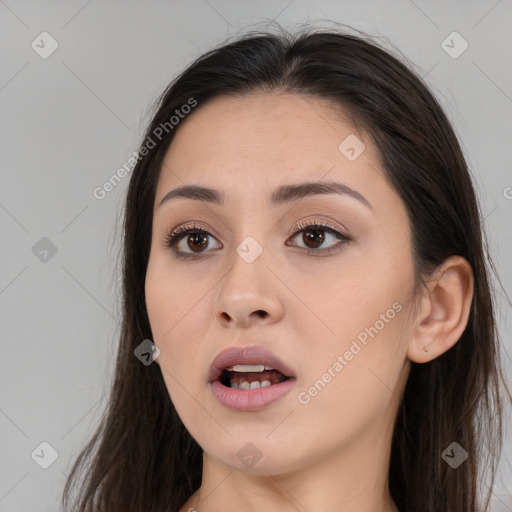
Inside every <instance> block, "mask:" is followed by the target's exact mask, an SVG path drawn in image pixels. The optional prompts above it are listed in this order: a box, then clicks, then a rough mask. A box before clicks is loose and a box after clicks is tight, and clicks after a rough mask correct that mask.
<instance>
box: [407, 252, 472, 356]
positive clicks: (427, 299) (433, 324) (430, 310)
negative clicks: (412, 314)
mask: <svg viewBox="0 0 512 512" xmlns="http://www.w3.org/2000/svg"><path fill="white" fill-rule="evenodd" d="M473 291H474V276H473V270H472V268H471V265H470V264H469V262H468V261H467V260H466V259H465V258H463V257H461V256H450V257H449V258H448V259H446V260H445V261H444V262H443V263H442V264H441V265H440V266H439V267H438V268H437V269H436V270H435V271H434V273H433V276H432V278H431V279H429V280H428V281H427V283H426V285H425V287H424V290H423V292H422V296H421V300H420V305H419V308H418V314H417V316H416V319H415V324H414V328H413V332H412V338H411V341H410V343H409V347H408V349H407V357H408V358H409V359H410V360H411V361H414V362H416V363H427V362H429V361H432V360H433V359H435V358H436V357H438V356H440V355H441V354H443V353H444V352H446V351H447V350H449V349H450V348H451V347H452V346H453V345H455V343H457V341H458V340H459V339H460V337H461V336H462V333H463V332H464V329H465V328H466V325H467V322H468V319H469V314H470V311H471V302H472V299H473Z"/></svg>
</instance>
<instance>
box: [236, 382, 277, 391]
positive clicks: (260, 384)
mask: <svg viewBox="0 0 512 512" xmlns="http://www.w3.org/2000/svg"><path fill="white" fill-rule="evenodd" d="M270 385H271V382H270V381H269V380H264V381H262V382H260V381H259V380H255V381H254V382H249V381H247V380H244V381H242V382H240V384H237V383H236V382H232V383H231V388H233V389H256V388H266V387H267V386H270Z"/></svg>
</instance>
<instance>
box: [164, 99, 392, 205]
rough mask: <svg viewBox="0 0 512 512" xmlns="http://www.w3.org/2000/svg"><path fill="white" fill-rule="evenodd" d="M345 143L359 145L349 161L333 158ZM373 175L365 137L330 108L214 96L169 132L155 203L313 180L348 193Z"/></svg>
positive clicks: (375, 164)
mask: <svg viewBox="0 0 512 512" xmlns="http://www.w3.org/2000/svg"><path fill="white" fill-rule="evenodd" d="M346 140H349V141H356V143H357V141H359V143H360V144H361V145H362V144H364V146H361V147H364V150H363V151H362V153H361V154H360V156H358V157H357V159H355V160H352V161H351V160H349V159H348V158H347V156H346V155H345V154H344V153H343V152H342V151H341V150H340V144H341V145H342V146H343V143H344V141H346ZM359 149H360V148H359ZM376 174H382V173H381V171H380V164H379V158H378V155H377V152H376V151H375V149H374V147H373V145H372V144H371V142H370V140H369V137H368V136H366V135H365V134H362V133H360V132H358V131H356V129H355V127H354V126H353V124H352V123H351V122H349V120H348V117H347V116H346V115H344V112H343V110H342V108H341V107H340V106H338V105H336V104H334V103H333V102H332V101H329V100H326V99H322V98H318V97H314V96H304V95H299V94H290V93H254V94H251V95H247V96H242V97H240V96H237V97H234V96H220V97H216V98H214V99H213V100H210V101H209V102H207V103H206V104H204V105H200V106H198V107H197V109H196V110H194V111H193V113H192V114H190V115H189V116H188V117H187V118H186V119H185V120H183V121H182V122H181V124H180V125H179V126H178V127H177V131H176V133H175V136H174V139H173V141H172V143H171V145H170V147H169V149H168V152H167V155H166V157H165V159H164V164H163V167H162V172H161V175H160V180H159V184H158V191H157V197H156V199H157V201H158V199H159V198H161V197H162V196H163V195H164V194H165V190H163V189H166V190H168V189H169V188H172V187H175V186H181V185H184V184H191V183H194V184H201V185H205V186H210V187H213V188H219V187H220V188H224V189H227V190H228V192H233V193H234V194H237V190H238V191H239V193H240V194H241V193H242V189H243V191H244V192H247V191H248V188H249V189H250V193H251V194H254V193H256V191H259V192H261V193H262V194H264V193H266V192H265V191H268V190H269V189H272V190H273V189H274V188H275V187H277V186H278V185H280V184H282V183H294V182H301V181H306V180H313V179H314V180H320V179H323V178H325V179H340V180H342V181H343V182H344V183H345V184H346V185H347V186H349V187H361V186H364V185H365V184H367V183H368V182H369V180H372V181H375V180H376V179H378V180H380V181H384V180H383V177H382V176H380V177H379V176H376ZM381 185H382V186H385V183H381Z"/></svg>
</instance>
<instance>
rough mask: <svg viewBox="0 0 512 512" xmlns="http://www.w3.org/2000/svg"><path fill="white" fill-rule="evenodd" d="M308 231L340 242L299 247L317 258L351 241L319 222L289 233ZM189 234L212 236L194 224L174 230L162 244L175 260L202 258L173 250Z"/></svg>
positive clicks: (199, 254)
mask: <svg viewBox="0 0 512 512" xmlns="http://www.w3.org/2000/svg"><path fill="white" fill-rule="evenodd" d="M308 230H312V231H322V232H326V233H329V234H331V235H333V236H334V237H335V238H337V239H338V240H340V243H339V244H336V245H335V246H334V247H330V248H329V249H305V248H304V247H301V248H300V249H302V250H304V251H305V252H306V254H310V255H313V256H319V253H322V254H331V253H332V252H334V251H336V250H337V249H339V248H340V245H344V244H346V243H347V242H350V241H352V239H351V238H349V237H348V236H346V235H344V234H342V233H340V232H339V231H338V230H337V229H335V228H333V227H332V226H329V224H327V223H325V222H323V221H320V222H313V223H309V224H308V223H300V222H299V223H298V224H297V226H295V228H294V230H293V232H292V233H291V236H292V238H295V237H296V236H297V235H298V234H299V233H301V232H305V231H308ZM190 233H199V234H202V235H210V236H212V235H211V234H210V233H209V232H208V231H206V230H205V229H203V228H202V227H201V226H198V225H196V224H193V225H184V226H180V227H178V228H177V229H175V230H174V231H173V232H171V233H169V234H168V235H167V236H166V237H165V240H164V244H165V246H166V247H168V248H171V249H172V250H173V252H174V256H175V257H177V258H184V259H190V258H191V259H201V258H203V257H204V254H205V252H207V251H204V252H202V253H196V254H192V253H181V252H180V251H177V250H176V249H174V248H173V247H174V245H176V244H177V243H178V242H179V241H180V240H181V239H183V238H184V237H185V236H186V235H188V234H190Z"/></svg>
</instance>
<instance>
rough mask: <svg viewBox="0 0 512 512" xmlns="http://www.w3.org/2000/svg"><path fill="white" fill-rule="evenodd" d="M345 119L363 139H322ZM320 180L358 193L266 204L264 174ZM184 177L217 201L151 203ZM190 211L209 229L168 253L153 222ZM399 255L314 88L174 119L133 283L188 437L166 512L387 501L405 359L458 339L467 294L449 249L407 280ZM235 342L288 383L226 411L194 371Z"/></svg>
mask: <svg viewBox="0 0 512 512" xmlns="http://www.w3.org/2000/svg"><path fill="white" fill-rule="evenodd" d="M241 112H243V115H241ZM350 134H355V135H356V136H357V137H358V138H359V139H360V140H361V141H363V142H364V144H365V146H366V149H365V150H364V151H363V153H362V154H361V155H360V156H359V157H358V158H357V159H356V160H354V161H349V160H348V159H347V158H346V156H345V155H344V154H342V153H341V152H340V151H339V150H338V146H339V144H340V143H341V142H342V141H343V140H344V139H345V138H346V137H347V136H348V135H350ZM320 180H323V181H331V180H332V181H339V182H342V183H344V184H345V185H348V186H350V187H351V188H353V189H355V190H357V191H358V192H359V193H360V194H362V195H363V196H364V197H365V198H366V199H367V201H368V202H369V203H370V204H371V208H369V207H368V206H366V205H365V204H363V203H362V202H360V201H358V200H357V199H355V198H353V197H351V196H349V195H336V194H322V195H315V196H311V197H307V198H304V199H302V200H295V201H294V202H292V203H289V204H283V205H279V206H275V207H270V206H269V205H268V203H267V198H268V197H269V196H270V194H271V193H272V192H273V191H274V190H275V189H276V188H277V187H278V186H280V185H284V184H295V183H301V182H304V181H320ZM184 184H197V185H204V186H209V187H213V188H217V189H220V190H222V191H224V192H225V193H226V194H227V196H228V199H227V203H226V204H225V205H224V206H221V205H214V204H211V203H207V202H205V201H197V200H191V199H187V198H178V199H174V200H171V201H169V202H167V203H165V204H164V205H162V206H161V207H158V205H159V204H160V201H161V200H162V198H163V197H164V196H165V195H166V194H167V193H168V192H169V191H170V190H172V189H175V188H177V187H180V186H183V185H184ZM299 220H300V221H303V222H308V223H309V222H311V223H313V222H318V221H324V222H327V223H328V224H330V225H331V226H332V227H333V228H335V229H337V230H338V231H340V232H341V233H343V234H347V235H348V234H349V233H350V237H351V241H349V242H347V243H345V244H343V245H338V249H337V250H335V251H333V252H331V253H330V254H327V253H325V252H324V253H323V254H322V252H321V251H322V250H324V251H325V250H326V249H327V248H329V247H334V246H336V245H337V244H339V241H338V240H337V239H336V238H334V237H332V236H330V235H329V234H328V233H325V232H323V233H324V235H325V240H324V242H323V244H321V245H320V247H317V248H316V249H315V247H314V246H312V244H311V243H310V244H309V245H308V244H307V242H308V239H307V238H306V236H305V233H304V232H298V234H295V235H293V233H296V232H297V231H299V229H300V228H297V229H293V228H294V226H296V224H297V222H298V221H299ZM191 221H194V222H195V223H196V224H200V225H201V227H202V228H203V229H206V230H207V231H208V232H209V233H210V235H211V236H209V237H208V244H204V245H200V246H199V248H201V247H203V249H202V250H203V253H202V254H204V257H203V258H202V259H198V260H192V259H190V260H186V259H178V258H176V257H175V256H174V253H173V251H172V249H171V248H169V247H168V246H166V244H165V237H166V236H167V235H168V233H169V232H170V231H171V230H172V229H173V228H176V227H178V226H180V225H184V224H190V222H191ZM292 229H293V231H291V230H292ZM306 232H307V228H306ZM248 236H251V237H253V238H254V239H255V240H257V242H258V243H259V245H260V246H261V247H262V248H263V252H262V254H261V255H260V256H259V257H258V258H257V259H256V260H255V261H254V262H252V263H250V264H249V263H247V262H246V261H245V260H244V259H242V258H241V257H240V256H239V255H238V253H237V252H236V248H237V246H238V245H239V244H240V243H241V242H242V241H243V240H244V239H245V238H246V237H248ZM287 241H288V244H289V245H286V244H285V242H287ZM174 248H175V249H180V250H182V251H184V252H188V253H189V254H194V250H193V249H196V250H197V249H198V246H197V245H192V247H191V246H190V244H189V243H187V237H186V236H185V237H184V238H182V239H181V240H180V241H179V242H178V245H177V246H175V247H174ZM308 248H309V249H311V250H316V251H318V256H317V255H310V254H307V253H306V250H307V249H308ZM413 270H414V267H413V259H412V252H411V235H410V225H409V219H408V216H407V212H406V209H405V206H404V204H403V202H402V200H401V199H400V197H399V196H398V194H397V193H396V192H395V191H394V190H393V189H392V188H391V187H390V185H389V184H388V182H387V181H386V180H385V178H384V173H383V171H382V167H381V164H380V161H379V157H378V154H377V152H376V150H375V148H374V146H373V145H372V143H371V141H370V139H369V137H368V136H366V135H365V134H364V133H360V132H357V131H356V129H355V128H354V127H353V126H352V125H351V124H350V123H349V122H348V121H347V120H345V119H344V118H342V116H340V115H339V109H334V108H333V105H332V104H331V103H329V102H327V101H326V100H323V99H318V98H312V97H304V96H301V95H296V94H285V93H278V92H273V93H257V94H251V95H249V96H245V97H243V98H240V97H238V98H234V97H218V98H215V99H214V100H212V101H211V102H209V103H207V104H205V105H203V106H200V107H198V108H197V109H196V110H195V111H194V112H193V113H192V114H190V115H189V116H188V117H187V118H186V119H185V120H184V121H182V123H181V124H180V125H179V128H178V130H177V132H176V135H175V138H174V140H173V142H172V144H171V146H170V148H169V150H168V153H167V155H166V158H165V162H164V165H163V168H162V172H161V175H160V178H159V182H158V185H157V190H156V200H155V209H154V218H153V233H152V246H151V253H150V259H149V264H148V269H147V277H146V289H145V292H146V303H147V310H148V314H149V319H150V323H151V328H152V334H153V337H154V343H155V344H156V345H157V346H158V348H159V349H160V356H159V357H158V359H157V364H159V365H160V368H161V370H162V375H163V378H164V380H165V384H166V386H167V389H168V391H169V394H170V396H171V398H172V400H173V403H174V405H175V407H176V410H177V411H178V413H179V415H180V417H181V419H182V421H183V423H184V424H185V426H186V427H187V429H188V430H189V432H190V433H191V435H192V436H193V437H194V438H195V439H196V440H197V442H198V443H199V444H200V446H201V447H202V448H203V450H204V456H203V481H202V485H201V488H200V490H199V491H200V492H196V493H194V494H193V495H192V496H191V497H190V499H189V500H188V501H187V502H186V503H185V504H184V505H183V507H182V508H181V512H185V511H189V510H190V509H191V508H194V509H196V510H198V511H199V512H203V511H208V512H216V511H231V510H232V511H235V510H244V511H253V510H254V511H256V510H265V511H270V512H272V511H277V510H279V511H280V512H283V511H292V510H293V511H296V510H301V511H303V510H307V511H308V512H315V511H320V510H322V511H323V512H326V511H339V510H343V511H344V512H370V511H371V512H376V511H379V512H391V511H397V510H398V509H397V507H396V506H395V504H394V503H393V501H392V499H391V497H390V494H389V491H388V464H389V456H390V448H391V439H392V432H393V424H394V420H395V417H396V413H397V409H398V406H399V399H400V397H401V396H402V393H403V390H404V387H405V384H406V381H407V376H408V374H409V370H410V362H411V361H415V362H418V363H424V362H427V361H430V360H432V359H434V358H435V357H438V356H439V355H440V354H442V353H443V352H445V351H446V350H448V349H449V348H450V347H451V346H453V344H454V343H456V342H457V340H458V339H459V337H460V335H461V334H462V332H463V330H464V327H465V325H466V323H467V319H468V315H469V307H470V303H471V297H472V293H473V276H472V272H471V268H470V266H469V264H468V263H467V261H466V260H464V259H463V258H461V257H458V256H454V257H452V258H450V259H449V260H446V262H444V264H443V265H442V266H440V267H439V268H438V269H437V272H436V273H435V274H434V275H433V276H432V277H431V279H430V280H429V281H428V282H427V284H426V286H425V287H424V288H422V289H421V290H420V291H419V292H418V293H416V295H415V293H414V291H415V288H414V273H413ZM396 303H398V304H399V305H400V306H401V310H400V312H399V313H397V314H396V316H394V318H393V319H391V320H389V321H388V322H386V323H385V325H384V327H383V328H382V329H380V330H379V331H378V334H377V335H375V336H374V337H373V338H368V342H367V345H362V344H361V343H359V345H361V347H362V350H361V351H360V352H358V353H357V355H355V356H354V357H353V359H352V360H350V361H348V362H347V364H346V366H344V367H343V369H342V370H341V371H339V372H338V373H335V375H336V376H335V377H333V378H331V380H330V382H328V383H327V384H326V386H325V387H324V388H323V389H322V390H321V391H320V392H318V393H317V394H316V396H314V397H311V400H310V401H309V402H308V403H307V404H303V403H300V402H299V400H298V395H299V393H300V392H302V391H305V390H306V391H307V390H308V389H309V388H310V387H311V385H312V384H313V383H314V382H315V381H318V379H321V378H322V375H323V374H324V373H325V372H326V370H327V369H328V368H329V367H332V366H333V363H334V362H335V361H336V358H337V357H338V355H343V354H344V353H345V352H346V351H347V350H348V349H349V348H350V346H351V343H352V342H353V341H354V340H355V339H357V336H358V334H360V333H361V332H362V331H364V330H365V328H369V327H371V326H375V324H376V321H378V320H379V319H380V318H381V316H380V315H382V314H385V312H386V311H387V310H389V309H390V308H392V305H393V304H396ZM415 306H416V307H415ZM258 311H264V312H265V313H266V315H262V314H258V313H257V312H258ZM249 345H259V346H262V347H264V348H267V349H269V350H271V351H272V352H273V353H274V354H276V355H277V356H278V357H279V358H280V359H281V360H283V361H285V362H286V363H287V364H288V365H289V366H290V367H291V368H292V369H293V370H294V371H295V373H296V375H297V379H296V383H295V386H294V388H293V389H292V391H291V392H290V393H288V394H287V395H286V396H284V397H282V398H280V399H279V400H278V401H277V402H275V403H273V404H271V405H269V406H268V407H266V408H264V409H262V410H259V411H255V412H238V411H233V410H229V409H227V408H225V407H224V406H223V405H221V404H220V403H219V402H218V401H217V400H216V399H215V397H214V396H213V394H212V392H211V390H210V387H209V384H208V382H207V374H208V370H209V368H210V365H211V363H212V361H213V360H214V358H215V357H216V355H217V354H218V353H219V352H221V351H222V350H224V349H226V348H227V347H230V346H240V347H243V346H249ZM425 347H427V351H425ZM247 442H251V443H252V444H253V445H255V446H256V448H257V450H258V452H259V453H260V454H261V459H260V460H259V461H258V462H257V463H256V464H255V465H254V466H253V467H251V468H248V467H246V466H245V465H244V464H243V463H242V462H241V461H240V460H239V458H238V457H237V452H238V451H239V450H240V449H241V448H242V447H243V446H244V445H245V444H246V443H247Z"/></svg>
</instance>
